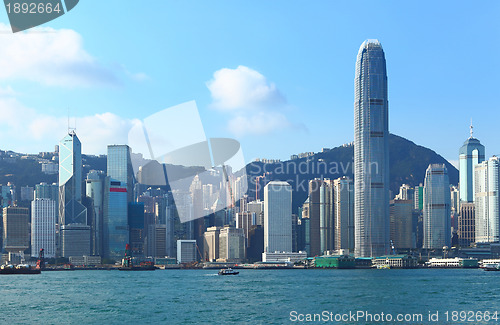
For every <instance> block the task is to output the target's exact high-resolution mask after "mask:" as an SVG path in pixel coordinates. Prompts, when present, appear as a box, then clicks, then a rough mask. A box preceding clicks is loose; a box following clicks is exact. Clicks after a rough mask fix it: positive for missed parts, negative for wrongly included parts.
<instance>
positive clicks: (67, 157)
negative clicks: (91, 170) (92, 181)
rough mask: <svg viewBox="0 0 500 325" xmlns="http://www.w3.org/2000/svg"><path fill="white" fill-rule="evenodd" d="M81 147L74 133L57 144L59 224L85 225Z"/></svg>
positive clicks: (85, 211)
mask: <svg viewBox="0 0 500 325" xmlns="http://www.w3.org/2000/svg"><path fill="white" fill-rule="evenodd" d="M82 181H83V179H82V145H81V143H80V140H79V139H78V137H77V136H76V133H75V132H74V131H71V132H69V133H68V134H67V135H66V136H65V137H64V138H63V139H62V140H61V142H60V143H59V224H60V225H68V224H84V225H86V224H87V209H86V208H85V206H83V205H82V187H83V186H82Z"/></svg>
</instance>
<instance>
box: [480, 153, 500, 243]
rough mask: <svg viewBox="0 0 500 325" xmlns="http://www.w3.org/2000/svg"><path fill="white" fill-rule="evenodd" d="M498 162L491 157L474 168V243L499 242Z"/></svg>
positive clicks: (499, 185)
mask: <svg viewBox="0 0 500 325" xmlns="http://www.w3.org/2000/svg"><path fill="white" fill-rule="evenodd" d="M499 181H500V160H499V159H498V157H495V156H493V157H491V158H490V159H488V160H487V161H483V162H481V163H479V164H477V165H475V167H474V193H475V200H474V204H475V205H476V209H475V212H476V215H475V219H476V238H475V239H476V243H493V242H498V241H499V232H500V229H499V225H498V223H499V221H500V200H499V195H500V193H499V192H500V183H499Z"/></svg>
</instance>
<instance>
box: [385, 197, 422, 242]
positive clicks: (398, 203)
mask: <svg viewBox="0 0 500 325" xmlns="http://www.w3.org/2000/svg"><path fill="white" fill-rule="evenodd" d="M413 205H414V204H413V200H393V201H391V204H390V229H391V240H392V243H393V245H394V248H395V249H396V250H409V249H413V248H415V244H416V238H415V235H416V234H415V232H414V227H413Z"/></svg>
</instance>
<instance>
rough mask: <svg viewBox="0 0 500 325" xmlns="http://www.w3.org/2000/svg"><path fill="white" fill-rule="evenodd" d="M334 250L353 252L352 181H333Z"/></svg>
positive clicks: (343, 178)
mask: <svg viewBox="0 0 500 325" xmlns="http://www.w3.org/2000/svg"><path fill="white" fill-rule="evenodd" d="M333 195H334V200H333V201H334V202H333V208H334V222H335V233H334V239H335V250H339V249H343V250H349V252H350V253H353V252H354V185H353V182H352V179H349V178H347V177H342V178H338V179H336V180H335V181H334V189H333Z"/></svg>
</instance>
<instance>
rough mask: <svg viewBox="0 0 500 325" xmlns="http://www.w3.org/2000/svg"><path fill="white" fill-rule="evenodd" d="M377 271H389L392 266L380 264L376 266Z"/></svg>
mask: <svg viewBox="0 0 500 325" xmlns="http://www.w3.org/2000/svg"><path fill="white" fill-rule="evenodd" d="M376 268H377V270H387V269H390V268H391V266H390V265H389V264H378V265H377V266H376Z"/></svg>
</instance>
